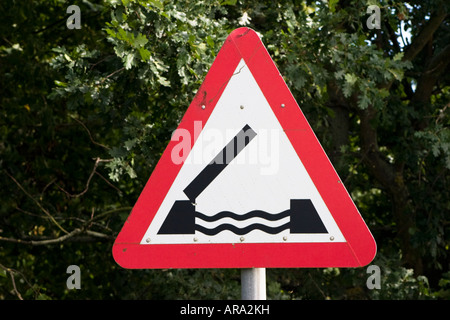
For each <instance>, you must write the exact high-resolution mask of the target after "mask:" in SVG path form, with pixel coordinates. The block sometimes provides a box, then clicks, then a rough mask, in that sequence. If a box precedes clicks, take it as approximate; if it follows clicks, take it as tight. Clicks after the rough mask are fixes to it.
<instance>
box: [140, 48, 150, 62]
mask: <svg viewBox="0 0 450 320" xmlns="http://www.w3.org/2000/svg"><path fill="white" fill-rule="evenodd" d="M139 54H140V55H141V59H142V61H147V60H148V59H150V55H151V54H150V51H148V50H147V49H145V48H139Z"/></svg>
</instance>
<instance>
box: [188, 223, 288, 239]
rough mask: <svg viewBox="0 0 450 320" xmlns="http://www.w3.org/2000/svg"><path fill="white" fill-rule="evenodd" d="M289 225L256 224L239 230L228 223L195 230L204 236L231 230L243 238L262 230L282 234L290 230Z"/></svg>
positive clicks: (197, 226)
mask: <svg viewBox="0 0 450 320" xmlns="http://www.w3.org/2000/svg"><path fill="white" fill-rule="evenodd" d="M289 225H290V223H289V222H288V223H285V224H283V225H282V226H279V227H268V226H266V225H264V224H260V223H255V224H251V225H249V226H247V227H245V228H238V227H236V226H233V225H231V224H228V223H226V224H221V225H220V226H217V227H216V228H214V229H208V228H205V227H203V226H200V225H196V226H195V230H196V231H199V232H201V233H203V234H206V235H208V236H213V235H216V234H218V233H220V232H222V231H224V230H229V231H231V232H233V233H234V234H237V235H240V236H241V235H244V234H247V233H249V232H250V231H253V230H261V231H264V232H266V233H268V234H277V233H280V232H281V231H283V230H286V229H288V228H289Z"/></svg>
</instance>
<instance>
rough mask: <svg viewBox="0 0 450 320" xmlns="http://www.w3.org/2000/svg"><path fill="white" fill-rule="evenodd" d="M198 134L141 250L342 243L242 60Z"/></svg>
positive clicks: (296, 156)
mask: <svg viewBox="0 0 450 320" xmlns="http://www.w3.org/2000/svg"><path fill="white" fill-rule="evenodd" d="M280 108H282V106H280ZM202 127H203V129H201V128H202ZM198 128H199V132H200V133H199V136H198V138H197V140H196V142H195V144H194V146H189V148H190V147H192V150H190V152H189V154H188V156H187V158H186V159H181V158H179V157H180V156H179V154H178V153H174V154H173V155H172V161H174V162H178V163H180V162H181V161H183V160H184V164H183V166H182V167H181V169H180V171H179V174H178V176H177V178H176V179H175V181H174V182H173V184H172V186H171V188H170V190H169V191H168V193H167V196H166V197H165V199H164V201H163V202H162V204H161V206H160V208H159V210H158V211H157V213H156V215H155V217H154V219H153V221H152V223H151V224H150V226H149V227H148V229H147V231H146V233H145V235H144V236H143V237H142V240H141V244H148V245H152V244H192V243H199V244H201V243H240V242H244V243H283V242H288V243H289V242H291V243H292V242H345V239H344V237H343V235H342V233H341V231H340V230H339V228H338V226H337V224H336V222H335V221H334V219H333V217H332V215H331V213H330V212H329V210H328V208H327V206H326V205H325V203H324V201H323V200H322V197H321V196H320V194H319V192H318V191H317V188H316V187H315V185H314V183H313V182H312V180H311V178H310V176H309V174H308V172H307V171H306V169H305V167H304V166H303V164H302V162H301V160H300V159H299V157H298V155H297V153H296V152H295V150H294V148H293V146H292V144H291V142H290V141H289V139H288V138H287V136H286V134H285V133H284V131H283V129H282V127H281V125H280V124H279V122H278V120H277V118H276V116H275V114H274V113H273V111H272V109H271V107H270V105H269V104H268V102H267V100H266V98H265V97H264V95H263V93H262V92H261V90H260V88H259V86H258V84H257V82H256V81H255V79H254V77H253V75H252V74H251V72H250V70H249V68H248V67H247V66H246V64H245V62H244V60H241V61H240V63H239V65H238V67H237V68H236V70H235V72H234V75H233V76H232V77H231V79H230V81H229V82H228V84H227V86H226V88H225V89H224V91H223V94H222V96H221V98H220V99H219V101H218V102H217V104H216V106H215V107H214V110H213V112H212V114H211V116H210V117H209V119H208V121H207V122H206V123H198ZM200 130H201V131H200ZM183 134H189V133H187V132H175V133H174V135H173V140H175V139H179V141H180V149H182V148H183V145H182V143H183V141H190V138H189V139H184V138H185V137H183V139H181V138H180V136H182V135H183ZM243 136H244V137H247V140H245V142H243V143H241V142H242V141H244V140H242V139H241V138H242V137H243ZM235 137H236V139H235V140H233V138H235ZM239 139H241V140H239ZM177 141H178V140H177ZM233 141H235V143H234V144H233ZM236 141H238V142H237V143H236ZM227 146H228V147H229V146H233V147H234V148H232V149H231V150H234V152H230V153H227V154H226V156H227V157H226V160H225V161H224V162H222V163H220V161H217V159H218V157H220V156H221V152H222V151H223V150H224V149H226V147H227ZM174 149H176V148H174ZM227 150H230V149H227ZM188 151H189V150H188ZM230 155H231V156H230ZM214 160H215V162H214ZM212 163H213V164H214V165H212Z"/></svg>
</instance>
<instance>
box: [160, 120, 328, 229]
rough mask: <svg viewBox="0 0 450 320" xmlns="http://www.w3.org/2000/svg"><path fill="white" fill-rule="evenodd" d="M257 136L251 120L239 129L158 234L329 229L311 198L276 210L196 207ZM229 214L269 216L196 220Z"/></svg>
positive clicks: (237, 215) (239, 216)
mask: <svg viewBox="0 0 450 320" xmlns="http://www.w3.org/2000/svg"><path fill="white" fill-rule="evenodd" d="M255 136H256V132H255V131H254V130H253V129H252V128H250V126H249V125H248V124H247V125H245V126H244V127H243V128H242V130H241V131H239V132H238V133H237V135H236V136H235V137H234V138H233V139H232V140H231V141H230V142H229V143H228V144H227V145H226V146H225V147H224V148H223V149H222V150H221V151H220V152H219V153H218V154H217V155H216V157H215V158H214V159H213V160H212V161H211V162H210V163H209V164H208V165H207V166H206V167H205V168H204V169H203V170H202V171H201V172H200V173H199V174H198V175H197V177H195V178H194V180H193V181H192V182H191V183H190V184H189V185H188V186H187V187H186V188H185V189H184V190H183V192H184V193H185V194H186V196H187V197H188V199H189V200H176V201H175V202H174V204H173V206H172V208H171V209H170V211H169V213H168V215H167V217H166V219H165V220H164V222H163V224H162V226H161V228H160V229H159V231H158V234H194V233H195V232H196V231H199V232H201V233H203V234H206V235H209V236H212V235H215V234H218V233H219V232H221V231H223V230H230V231H231V232H233V233H235V234H237V235H244V234H247V233H249V232H250V231H252V230H255V229H259V230H262V231H264V232H266V233H269V234H277V233H280V232H281V231H283V230H286V229H289V232H290V233H291V234H299V233H328V232H327V229H326V228H325V226H324V224H323V222H322V220H321V219H320V217H319V214H318V213H317V210H316V208H315V207H314V205H313V203H312V201H311V200H310V199H291V200H290V208H289V209H287V210H285V211H283V212H280V213H276V214H272V213H268V212H265V211H262V210H253V211H250V212H248V213H245V214H236V213H233V212H230V211H222V212H219V213H217V214H215V215H213V216H208V215H205V214H203V213H201V212H198V211H196V208H195V206H196V205H195V203H196V202H195V201H196V198H197V197H198V196H199V195H200V193H202V192H203V190H205V189H206V187H208V185H209V184H210V183H211V182H212V181H213V180H214V179H215V178H216V177H217V176H218V175H219V174H220V173H221V172H222V171H223V170H224V169H225V168H226V167H227V165H228V164H229V163H230V162H231V161H232V160H233V159H234V158H235V157H236V156H237V155H238V154H239V152H241V151H242V150H243V149H244V148H245V147H246V146H247V145H248V144H249V143H250V141H251V140H252V139H253V138H254V137H255ZM288 216H290V221H289V222H287V223H285V224H283V225H281V226H277V227H273V226H270V225H269V222H271V221H277V220H280V219H283V218H285V217H288ZM226 217H227V218H231V219H234V220H236V221H243V220H247V219H250V218H254V217H258V218H262V219H264V220H267V221H268V224H267V225H266V224H262V223H254V224H251V225H249V226H247V227H244V228H238V227H236V226H235V225H232V224H221V225H218V226H217V227H215V228H213V229H208V228H205V227H203V226H201V225H197V224H196V223H195V219H196V218H197V219H201V220H203V221H206V222H213V221H218V220H219V219H222V218H226Z"/></svg>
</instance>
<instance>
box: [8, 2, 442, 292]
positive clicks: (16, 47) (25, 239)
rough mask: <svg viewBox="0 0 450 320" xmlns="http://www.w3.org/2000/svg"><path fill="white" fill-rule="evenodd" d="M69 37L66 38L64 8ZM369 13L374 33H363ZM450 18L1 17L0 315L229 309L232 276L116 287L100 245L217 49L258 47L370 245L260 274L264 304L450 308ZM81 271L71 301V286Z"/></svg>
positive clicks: (126, 12)
mask: <svg viewBox="0 0 450 320" xmlns="http://www.w3.org/2000/svg"><path fill="white" fill-rule="evenodd" d="M72 4H75V5H78V6H79V7H80V9H81V25H82V28H81V29H68V28H67V27H66V20H67V18H68V16H69V14H67V13H66V9H67V7H68V6H69V5H72ZM369 5H377V6H379V8H380V12H381V28H380V29H368V27H367V26H366V21H367V19H368V18H369V16H370V14H368V13H367V12H366V10H367V7H368V6H369ZM449 8H450V3H449V2H448V1H443V0H433V1H409V2H399V1H385V0H381V1H376V0H370V1H346V0H345V1H343V0H332V1H328V2H326V1H323V2H322V1H294V0H291V1H288V0H286V1H278V2H274V1H258V2H254V1H246V0H222V1H219V0H216V1H164V0H153V1H152V0H149V1H143V0H122V1H120V0H109V1H86V0H84V1H70V2H68V1H62V0H46V1H44V0H36V1H32V0H24V1H2V2H1V3H0V12H1V14H2V20H1V21H0V35H1V36H0V71H1V78H0V106H1V108H0V134H1V140H0V154H1V157H0V170H1V181H2V183H1V185H0V188H1V189H0V197H1V206H0V276H1V277H0V299H184V298H199V299H200V298H202V299H203V298H209V299H229V298H231V299H236V298H239V295H240V291H239V290H240V283H239V281H240V274H239V270H235V269H207V270H124V269H122V268H120V267H119V266H118V265H117V264H116V263H115V262H114V260H113V258H112V255H111V247H112V243H113V241H114V239H115V237H116V235H117V233H118V232H119V230H120V229H121V227H122V225H123V223H124V221H125V220H126V218H127V216H128V215H129V213H130V210H131V208H132V206H133V205H134V203H135V201H136V199H137V197H138V196H139V194H140V192H141V190H142V188H143V186H144V184H145V183H146V182H147V179H148V177H149V176H150V174H151V171H152V168H153V167H154V165H155V164H156V162H157V161H158V159H159V157H160V155H161V153H162V152H163V150H164V148H165V146H166V145H167V142H168V141H169V139H170V135H171V133H172V132H173V130H174V129H175V128H176V127H177V124H178V121H179V120H180V118H181V117H182V115H183V114H184V111H185V110H186V108H187V106H189V104H190V102H191V100H192V99H193V97H194V95H195V92H196V90H197V89H198V88H199V86H200V85H201V83H202V81H203V79H204V76H205V75H206V73H207V71H208V69H209V67H210V66H211V64H212V62H213V60H214V58H215V56H216V54H217V52H218V50H219V49H220V47H221V45H222V43H223V41H224V40H225V38H226V36H227V35H228V34H229V33H230V32H231V31H232V30H234V29H235V28H237V27H240V26H242V25H246V26H248V27H251V28H253V29H254V30H256V31H257V32H258V33H259V34H260V35H261V36H262V40H263V42H264V43H265V45H266V46H267V48H268V50H269V53H270V54H271V56H272V58H273V59H274V61H275V62H276V64H277V66H278V67H279V69H280V72H281V74H282V75H283V76H284V78H285V80H286V82H287V84H288V86H289V87H290V89H291V91H292V93H293V95H294V96H295V98H296V99H297V101H298V102H299V105H300V106H301V108H302V110H303V112H304V113H305V115H306V117H307V119H308V121H309V122H310V124H311V126H312V127H313V129H314V130H315V132H316V134H317V136H318V138H319V140H320V141H321V143H322V145H323V147H324V149H325V150H326V152H327V153H328V155H329V157H330V158H331V161H332V163H333V164H334V165H335V167H336V170H337V171H338V173H339V175H340V177H341V179H342V181H344V183H345V186H346V187H347V189H348V190H349V191H350V192H351V195H352V197H353V199H354V201H355V203H356V205H357V207H358V208H359V210H360V212H361V214H362V216H363V218H364V219H365V221H366V222H367V224H368V225H369V228H370V229H371V231H372V233H373V235H374V237H375V239H376V241H377V245H378V253H377V256H376V258H375V260H374V261H373V264H376V265H378V266H380V269H381V289H379V290H369V289H368V288H367V286H366V279H367V277H368V274H367V273H366V269H365V268H359V269H339V268H327V269H286V270H284V269H283V270H281V269H280V270H279V269H270V270H268V271H267V273H268V274H267V277H268V279H267V286H268V287H267V288H268V298H270V299H446V298H448V297H449V295H450V285H449V283H450V272H449V263H450V260H449V246H450V239H449V231H450V230H449V225H450V221H449V212H450V201H449V199H450V185H449V182H450V181H449V170H450V130H449V124H450V117H449V115H450V99H449V98H450V85H449V74H450V73H449V63H450V44H449V43H450V41H449V37H450V25H449V20H448V12H449ZM69 265H78V266H80V268H81V290H68V289H67V287H66V279H67V277H68V276H69V275H68V274H67V273H66V269H67V267H68V266H69Z"/></svg>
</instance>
